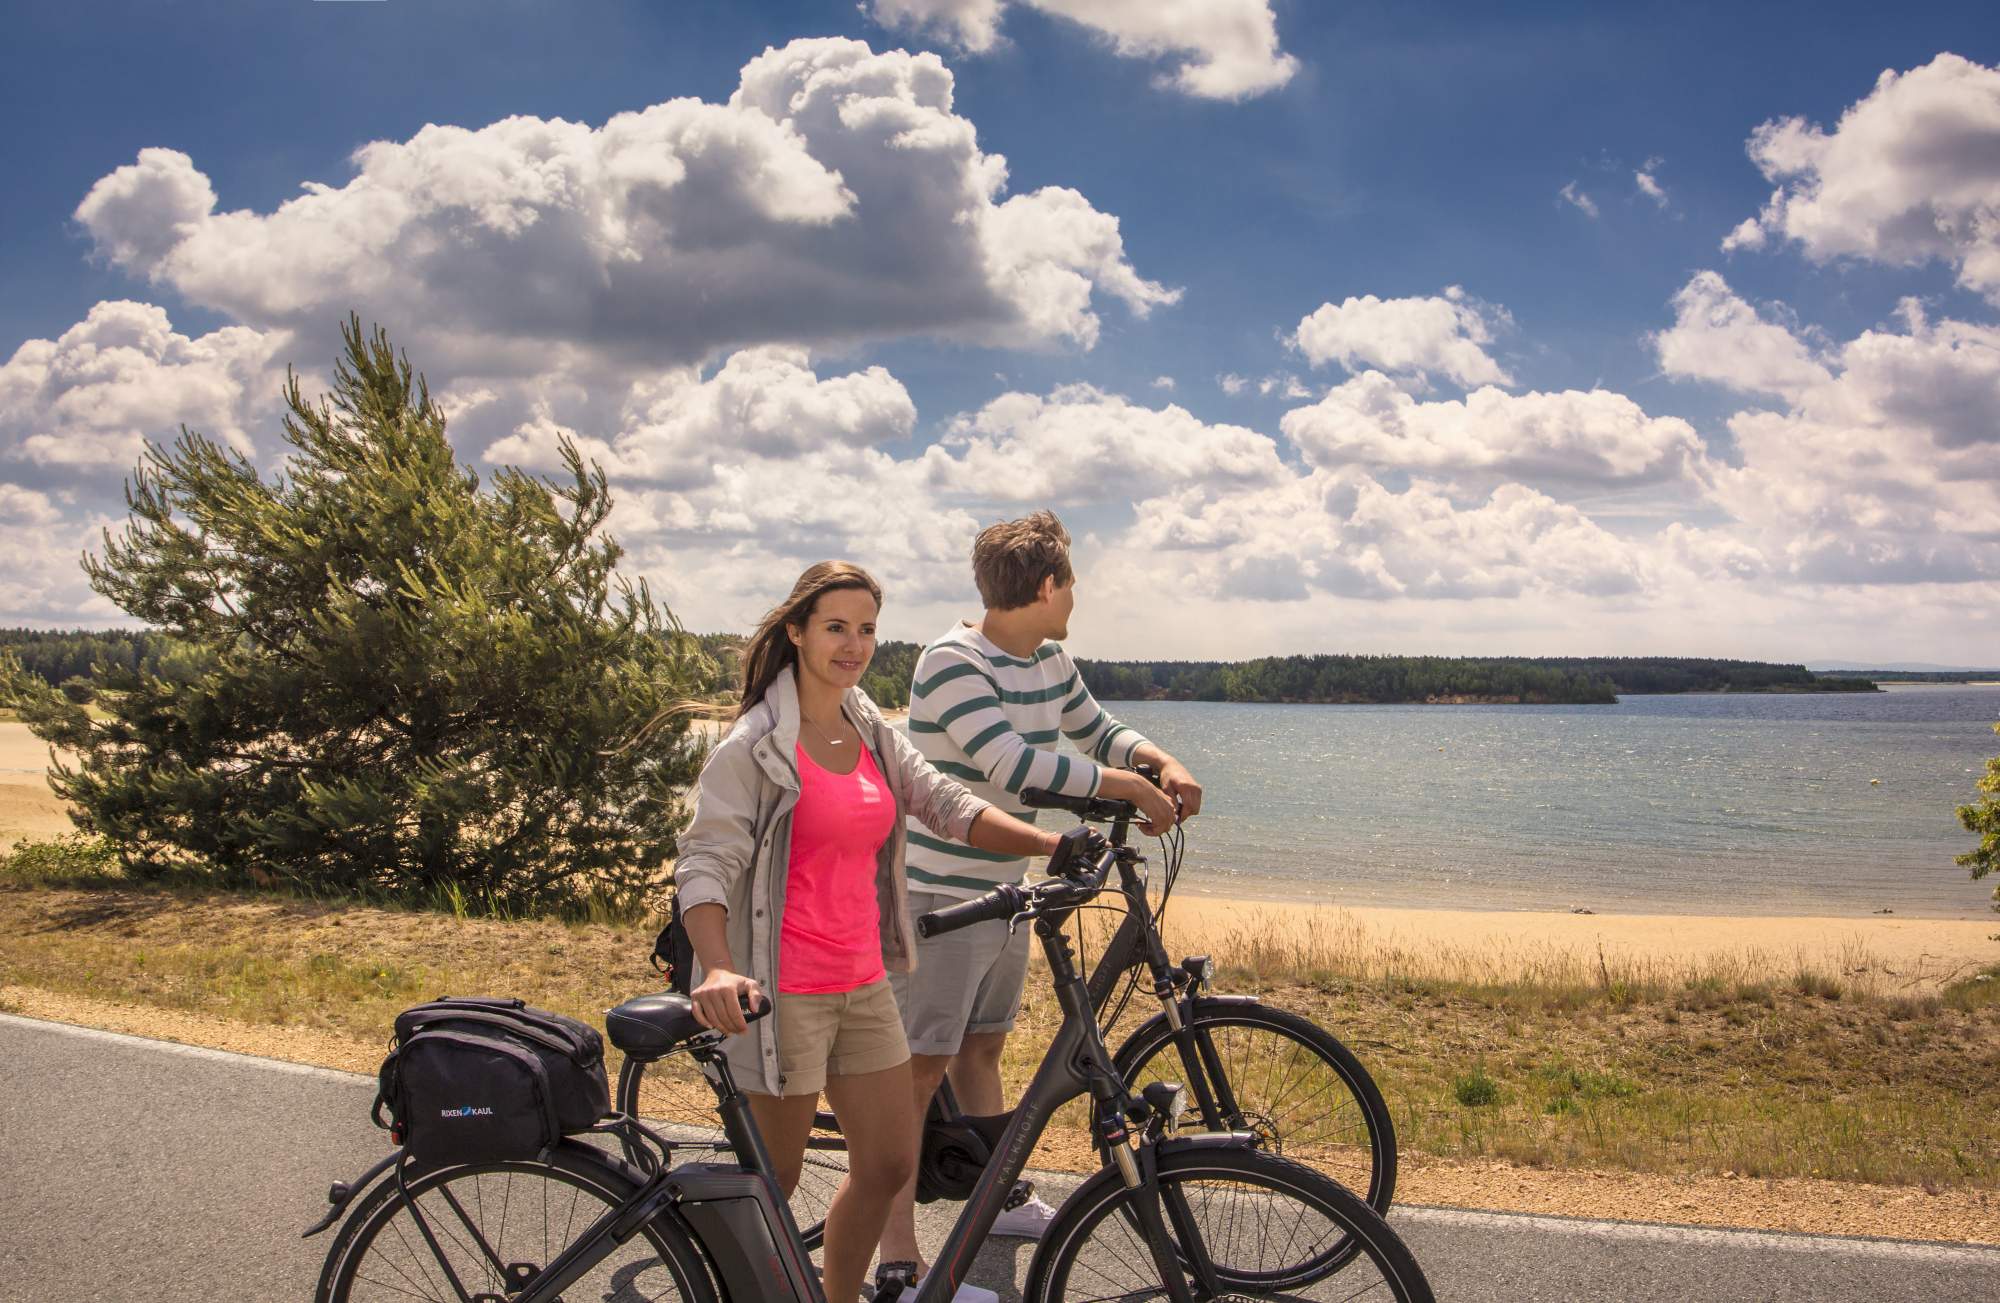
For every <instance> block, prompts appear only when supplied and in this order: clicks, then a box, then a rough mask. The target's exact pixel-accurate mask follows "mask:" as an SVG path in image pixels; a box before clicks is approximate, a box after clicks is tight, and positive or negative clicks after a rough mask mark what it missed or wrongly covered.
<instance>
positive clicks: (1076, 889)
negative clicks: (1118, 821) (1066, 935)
mask: <svg viewBox="0 0 2000 1303" xmlns="http://www.w3.org/2000/svg"><path fill="white" fill-rule="evenodd" d="M1117 853H1118V852H1116V851H1115V850H1114V849H1113V848H1112V847H1111V846H1110V845H1109V844H1108V843H1106V842H1105V840H1104V838H1103V837H1102V836H1101V835H1099V834H1098V833H1095V832H1093V831H1091V830H1090V829H1089V828H1085V827H1081V826H1079V827H1075V828H1072V829H1070V830H1069V831H1068V832H1066V833H1064V834H1063V835H1062V843H1061V844H1060V845H1059V846H1057V847H1056V851H1055V854H1053V855H1051V856H1049V863H1048V871H1049V875H1050V877H1051V878H1052V879H1054V880H1053V881H1050V882H1041V883H1037V884H1036V885H1034V886H1032V887H1016V886H1012V885H1002V886H998V887H995V888H994V889H993V890H991V891H989V892H987V893H986V894H985V895H983V896H974V897H973V898H972V899H971V900H968V901H966V902H964V903H963V904H958V905H949V906H946V907H945V908H944V909H939V910H932V911H931V912H930V913H928V914H920V915H918V916H917V935H918V936H920V937H923V938H924V939H926V940H929V939H930V938H931V937H938V936H943V935H944V934H945V933H947V932H956V931H958V930H959V929H960V928H967V927H971V926H972V925H973V924H975V923H984V922H987V921H988V920H990V919H1000V918H1014V917H1016V916H1017V915H1021V914H1032V913H1035V912H1036V911H1037V910H1039V909H1040V908H1041V907H1042V906H1044V905H1047V904H1049V903H1051V902H1052V901H1059V902H1060V903H1062V904H1080V903H1082V902H1083V901H1085V900H1088V899H1089V898H1090V897H1092V896H1095V895H1096V894H1097V893H1098V892H1099V891H1102V890H1103V889H1104V879H1105V878H1106V877H1107V876H1109V874H1110V872H1111V865H1112V862H1113V860H1114V859H1115V858H1116V855H1117ZM1079 857H1082V858H1083V862H1082V863H1081V864H1079V863H1078V859H1079ZM1093 857H1094V858H1095V861H1096V862H1095V863H1092V862H1091V859H1092V858H1093Z"/></svg>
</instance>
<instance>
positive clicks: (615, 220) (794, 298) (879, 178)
mask: <svg viewBox="0 0 2000 1303" xmlns="http://www.w3.org/2000/svg"><path fill="white" fill-rule="evenodd" d="M952 95H953V82H952V74H951V72H950V70H949V69H947V68H946V67H945V66H944V64H943V62H942V61H940V60H939V59H938V58H937V56H935V55H932V54H909V53H905V52H902V51H891V52H888V53H882V54H877V53H874V52H872V51H870V50H869V49H868V47H867V46H866V45H864V44H862V43H861V42H858V41H848V40H833V39H827V40H799V41H794V42H792V43H791V44H789V45H786V46H784V47H782V48H779V49H771V50H767V51H765V52H764V53H763V54H761V55H759V56H757V57H756V58H754V59H752V60H751V61H750V62H749V63H748V64H747V65H746V66H745V67H744V68H743V71H742V76H741V80H740V83H739V85H738V87H737V89H736V91H735V93H734V94H732V95H731V96H730V98H729V99H728V101H726V102H725V103H721V104H711V103H705V102H703V101H700V100H695V99H676V100H670V101H667V102H665V103H661V104H656V105H653V106H651V107H649V108H646V109H643V110H640V111H637V112H631V113H621V114H618V115H616V116H615V117H613V118H611V119H610V120H609V121H607V122H606V123H604V124H603V125H602V126H601V127H591V126H589V125H587V124H583V123H574V122H567V121H564V120H561V119H541V118H535V117H527V116H517V117H511V118H506V119H503V120H501V121H498V122H495V123H492V124H490V125H488V126H485V127H481V128H479V129H477V130H467V129H465V128H461V127H447V126H428V127H425V128H424V129H423V130H421V131H419V132H418V133H417V134H416V135H414V136H412V137H411V138H410V139H408V140H406V141H400V142H397V141H378V142H375V143H373V144H370V145H366V146H364V147H363V148H361V149H360V150H358V151H357V152H356V153H355V155H354V166H355V175H354V176H353V177H352V178H351V179H350V180H348V181H347V182H346V183H345V184H341V185H325V184H318V183H309V184H308V185H307V186H306V187H305V193H304V194H302V195H300V196H298V197H297V198H294V199H291V200H289V201H287V202H286V203H284V204H281V205H280V206H279V207H278V208H276V209H275V210H274V211H272V212H269V213H258V212H252V211H249V210H230V211H223V210H220V209H219V208H218V203H217V197H216V194H215V190H214V187H213V185H212V184H211V183H210V182H209V180H208V178H207V177H206V176H205V175H203V174H202V173H201V172H200V171H199V170H198V169H197V168H196V165H195V162H194V160H192V159H191V158H189V157H188V156H187V155H185V154H182V153H179V152H177V151H174V150H169V149H147V150H144V151H142V152H141V154H140V156H139V158H138V160H137V161H136V162H134V163H132V164H130V165H128V166H125V167H121V168H119V169H117V170H116V171H114V172H112V173H110V174H109V175H107V176H105V177H104V178H102V179H101V180H99V181H98V182H97V183H96V185H94V186H93V187H92V188H91V190H90V192H89V194H88V195H86V197H85V198H84V200H83V202H82V203H81V204H80V205H79V207H78V209H77V212H76V216H77V219H78V221H79V222H80V223H81V224H82V225H83V227H84V229H85V230H87V231H88V232H89V233H90V235H91V237H92V238H93V239H94V241H95V242H96V245H97V247H98V249H99V250H100V251H101V252H102V253H103V255H104V256H106V257H107V258H109V259H110V260H111V261H113V262H114V263H116V264H117V265H119V266H120V267H123V268H124V269H126V270H127V271H130V272H132V273H134V274H136V275H140V276H144V277H146V278H148V279H149V280H152V281H154V282H156V283H159V284H162V285H166V286H170V287H172V288H173V289H174V290H176V291H178V292H179V293H181V294H182V295H184V296H186V297H187V298H189V299H190V300H192V301H195V302H198V303H201V304H204V305H206V306H209V307H213V308H217V309H220V310H222V311H225V312H227V313H229V314H230V315H231V316H233V317H235V318H236V319H237V320H239V321H241V322H244V323H246V324H249V325H252V326H257V327H262V328H273V327H291V326H300V325H305V324H308V323H310V324H311V325H313V326H315V327H317V328H318V330H319V332H321V333H324V332H325V330H326V328H327V326H328V325H329V324H330V323H331V322H332V321H334V320H336V319H338V318H340V317H343V316H345V315H346V313H347V312H348V311H349V310H350V309H355V310H358V311H360V313H361V314H362V316H363V317H364V319H367V320H379V321H383V322H387V323H392V324H394V326H395V328H396V329H397V331H398V332H399V338H404V339H408V340H409V341H411V342H412V344H420V345H421V347H422V348H423V351H424V352H425V355H426V356H427V357H430V358H432V359H433V361H432V363H431V365H432V366H434V367H442V368H443V369H445V370H446V371H450V372H455V373H466V372H472V371H480V370H483V371H484V372H486V373H492V374H515V375H521V374H531V373H537V372H540V371H543V370H547V369H550V368H551V367H552V365H555V364H560V363H561V362H562V360H563V358H561V357H554V356H552V355H555V354H562V355H564V357H569V358H583V359H586V360H589V361H592V362H595V363H596V364H599V365H614V364H615V365H623V366H626V367H628V368H632V367H659V366H677V365H688V364H694V363H699V362H702V361H705V360H712V359H714V358H716V357H719V356H721V355H723V354H725V353H728V352H730V351H734V350H736V349H740V348H745V347H752V346H756V345H760V344H769V343H785V344H804V345H808V346H821V345H840V344H849V343H853V342H856V341H864V340H871V339H883V338H891V337H899V336H907V335H913V334H916V335H933V336H941V337H949V338H956V339H966V340H973V341H978V342H984V343H995V344H1003V345H1015V346H1036V345H1048V344H1058V343H1068V344H1074V345H1077V346H1081V347H1089V346H1090V345H1091V344H1092V343H1094V342H1095V340H1096V338H1097V334H1098V329H1099V322H1098V317H1097V311H1096V306H1097V303H1098V300H1099V299H1100V297H1105V296H1108V297H1111V298H1115V299H1118V300H1120V301H1122V302H1123V303H1124V304H1125V306H1126V307H1127V308H1128V309H1129V310H1130V311H1132V312H1134V313H1136V314H1140V315H1143V314H1145V313H1146V312H1148V311H1150V310H1151V309H1152V308H1154V307H1155V306H1158V305H1161V304H1166V303H1171V302H1173V301H1174V300H1175V298H1176V297H1177V292H1176V291H1173V290H1170V289H1167V288H1165V287H1163V286H1161V285H1158V284H1156V283H1154V282H1152V281H1149V280H1147V279H1145V278H1144V277H1143V276H1141V275H1140V274H1139V273H1138V272H1137V271H1135V270H1134V269H1133V268H1132V266H1131V265H1130V263H1129V262H1128V261H1127V260H1126V258H1125V255H1124V249H1123V244H1122V241H1121V240H1120V237H1119V231H1118V222H1117V219H1116V218H1115V217H1113V216H1111V215H1109V214H1106V213H1102V212H1099V211H1098V210H1096V209H1095V208H1093V207H1092V206H1091V205H1090V203H1089V202H1088V200H1086V199H1085V198H1084V197H1083V196H1081V195H1080V194H1078V193H1077V192H1075V191H1074V190H1068V189H1064V188H1061V187H1051V188H1046V189H1042V190H1037V191H1032V192H1029V193H1026V194H1019V195H1013V196H1011V197H1008V196H1006V195H1005V187H1006V161H1005V160H1004V159H1003V158H1001V157H1000V156H998V155H995V154H988V153H985V152H984V151H982V150H981V149H980V148H979V145H978V143H977V138H976V132H975V130H974V127H973V124H972V123H971V122H970V121H968V120H967V119H965V118H964V117H961V116H959V115H958V114H957V113H956V112H955V111H954V109H953V103H952Z"/></svg>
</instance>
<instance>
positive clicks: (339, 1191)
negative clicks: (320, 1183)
mask: <svg viewBox="0 0 2000 1303" xmlns="http://www.w3.org/2000/svg"><path fill="white" fill-rule="evenodd" d="M402 1161H403V1151H402V1150H401V1149H398V1150H396V1151H395V1152H394V1153H391V1154H390V1155H389V1156H388V1157H387V1158H385V1159H383V1160H382V1161H381V1162H379V1163H377V1164H375V1166H373V1167H371V1168H369V1169H368V1170H367V1171H366V1172H363V1173H362V1174H361V1176H360V1179H358V1180H354V1181H335V1182H334V1183H333V1188H332V1189H330V1190H328V1191H327V1192H326V1201H327V1202H328V1203H329V1204H331V1205H333V1206H332V1207H331V1208H329V1209H327V1213H326V1216H324V1217H322V1218H320V1219H319V1220H318V1221H317V1222H314V1223H313V1224H312V1225H311V1226H309V1227H307V1228H306V1231H305V1233H304V1234H303V1235H301V1236H299V1238H300V1239H302V1240H309V1239H311V1238H312V1237H313V1236H315V1235H317V1234H319V1233H320V1232H321V1231H323V1230H325V1229H326V1228H327V1227H329V1226H331V1225H333V1224H334V1223H335V1222H337V1221H339V1220H340V1215H341V1214H342V1213H344V1212H346V1211H347V1205H348V1204H350V1203H353V1202H354V1196H355V1195H357V1194H360V1193H361V1192H362V1191H363V1190H366V1189H367V1188H368V1187H369V1186H371V1185H373V1184H375V1178H376V1177H378V1176H380V1175H382V1173H384V1172H386V1171H388V1170H389V1169H390V1168H391V1167H394V1166H395V1165H396V1164H397V1163H400V1162H402Z"/></svg>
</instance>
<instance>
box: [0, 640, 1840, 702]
mask: <svg viewBox="0 0 2000 1303" xmlns="http://www.w3.org/2000/svg"><path fill="white" fill-rule="evenodd" d="M659 636H660V637H662V638H664V639H668V640H674V639H679V640H683V641H685V642H686V643H687V644H688V645H690V646H691V647H692V648H693V649H694V651H695V652H696V653H698V654H697V655H695V656H694V657H692V658H691V659H690V660H689V662H688V663H689V664H691V665H693V666H695V667H697V668H696V670H695V674H696V681H695V683H694V684H693V685H691V686H693V687H694V689H695V695H697V696H698V697H700V698H702V699H705V700H709V701H726V700H728V699H729V698H730V696H731V694H733V693H734V692H735V690H736V688H737V685H738V680H739V678H740V676H741V669H740V668H739V661H738V653H739V652H740V650H741V649H742V647H743V645H744V643H745V642H746V641H747V640H746V638H745V637H744V636H743V635H741V634H726V633H707V634H683V633H679V632H677V631H665V632H662V633H661V634H660V635H659ZM0 647H6V648H10V649H11V650H12V651H13V652H14V654H15V655H16V656H17V657H18V658H19V659H20V661H21V662H22V665H23V666H24V667H25V668H26V669H27V670H29V671H30V672H32V673H34V674H36V675H38V676H40V677H41V678H42V679H43V680H45V681H46V682H48V683H49V684H51V685H52V686H57V687H61V686H63V685H65V684H69V685H70V691H71V692H72V693H76V692H80V691H82V689H80V688H78V686H77V681H79V680H87V676H88V675H89V673H90V670H91V666H92V665H94V664H97V663H99V662H103V663H106V664H109V665H114V666H119V667H123V668H125V669H131V670H143V671H144V672H146V673H149V674H155V675H159V676H161V677H166V678H174V679H179V680H182V681H186V680H187V679H188V678H189V677H190V676H191V675H192V674H193V673H194V671H195V670H196V668H198V667H199V665H200V664H201V662H202V653H201V652H200V651H199V650H198V649H197V648H195V647H194V646H192V645H189V644H185V643H182V642H178V641H176V640H174V639H173V638H170V637H168V636H166V635H164V634H161V633H157V632H154V631H150V630H142V631H137V632H134V631H130V630H108V631H101V632H100V631H90V630H81V629H73V630H65V631H60V632H49V631H38V630H32V629H7V630H0ZM922 651H923V648H922V647H921V646H920V645H919V644H917V643H913V642H894V641H891V642H883V643H881V644H880V645H878V646H877V647H876V649H875V659H874V661H873V662H872V663H871V664H870V665H869V667H868V673H867V675H866V677H864V678H863V679H862V681H861V686H862V689H863V690H864V691H865V692H867V693H868V695H869V697H870V698H872V699H873V700H874V701H875V702H876V704H878V705H880V706H882V707H884V708H887V709H896V708H900V707H903V706H907V705H909V702H910V674H911V672H912V670H914V669H915V667H916V661H917V657H918V656H919V655H920V654H921V653H922ZM1077 666H1078V668H1079V669H1080V670H1081V671H1082V674H1083V681H1084V683H1085V684H1086V685H1088V686H1089V688H1090V690H1091V692H1092V693H1093V694H1095V695H1096V696H1097V697H1098V698H1099V699H1100V700H1104V701H1236V702H1321V703H1343V704H1392V703H1398V702H1454V701H1477V702H1507V703H1527V704H1541V705H1556V704H1562V705H1576V704H1608V703H1610V702H1613V701H1616V700H1617V699H1618V697H1619V696H1620V695H1621V694H1631V693H1679V692H1867V691H1872V690H1874V684H1873V683H1872V682H1870V681H1869V680H1867V679H1863V678H1858V677H1856V676H1854V675H1852V674H1834V675H1819V674H1813V673H1812V672H1810V671H1808V670H1806V669H1805V668H1803V667H1802V666H1798V665H1776V664H1770V663H1766V662H1762V661H1740V660H1718V659H1707V658H1701V657H1678V656H1674V657H1659V656H1619V657H1598V658H1589V657H1561V656H1558V657H1505V656H1503V657H1446V656H1342V655H1319V656H1267V657H1261V658H1258V659H1255V660H1248V661H1109V660H1079V661H1078V662H1077Z"/></svg>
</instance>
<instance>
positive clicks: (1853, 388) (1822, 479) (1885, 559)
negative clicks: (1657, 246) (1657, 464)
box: [1655, 272, 2000, 584]
mask: <svg viewBox="0 0 2000 1303" xmlns="http://www.w3.org/2000/svg"><path fill="white" fill-rule="evenodd" d="M1675 303H1676V307H1677V309H1678V318H1677V320H1676V323H1675V325H1674V327H1673V328H1672V329H1670V330H1667V331H1663V332H1662V333H1661V334H1659V335H1658V336H1656V337H1655V346H1656V348H1657V349H1658V351H1659V354H1660V361H1661V367H1662V369H1663V370H1664V371H1665V372H1666V373H1667V374H1668V375H1670V376H1675V377H1677V378H1689V379H1698V380H1706V381H1713V382H1719V383H1723V384H1726V385H1728V386H1730V387H1731V388H1734V389H1737V390H1739V391H1742V392H1744V393H1748V394H1752V395H1771V396H1773V397H1775V398H1777V399H1778V400H1779V401H1778V403H1777V404H1776V405H1775V406H1761V405H1760V406H1754V407H1747V408H1745V409H1743V410H1741V411H1738V412H1737V413H1736V414H1735V415H1733V416H1731V417H1730V418H1729V430H1730V433H1731V434H1732V435H1733V436H1734V439H1735V443H1736V464H1734V465H1730V466H1726V467H1720V468H1718V469H1717V472H1716V475H1715V478H1714V486H1713V496H1714V498H1715V500H1716V501H1717V502H1718V503H1719V504H1720V505H1722V506H1723V507H1725V508H1726V509H1727V510H1728V511H1729V512H1730V513H1731V514H1732V515H1733V516H1734V517H1735V518H1736V519H1737V520H1738V521H1739V522H1741V525H1742V527H1743V530H1744V531H1745V533H1746V536H1747V537H1749V538H1752V539H1755V540H1756V541H1757V542H1758V545H1759V546H1760V547H1762V549H1763V550H1764V552H1765V553H1766V555H1767V556H1769V557H1770V558H1772V561H1773V565H1774V568H1775V569H1776V570H1777V571H1778V572H1779V573H1782V574H1785V575H1788V576H1790V577H1792V578H1795V579H1801V580H1806V581H1810V582H1817V583H1831V584H1859V583H1875V584H1906V583H1917V582H1940V583H1963V582H1967V581H1973V580H1982V579H1994V578H2000V422H1996V421H1995V419H1994V416H1993V414H1994V412H1996V411H2000V327H1995V326H1991V325H1982V324H1978V323H1973V322H1963V321H1951V320H1946V321H1938V322H1932V321H1930V320H1929V319H1928V318H1927V317H1926V315H1925V313H1924V311H1923V310H1922V308H1921V306H1920V305H1918V304H1917V303H1915V302H1914V301H1906V302H1905V303H1904V305H1903V307H1902V310H1901V314H1900V316H1901V321H1900V323H1899V324H1900V326H1901V328H1900V329H1891V328H1884V329H1876V330H1868V331H1864V332H1862V333H1861V334H1860V335H1858V336H1856V337H1855V338H1854V339H1852V340H1850V341H1848V342H1846V343H1845V344H1841V345H1839V346H1837V347H1832V348H1829V349H1827V350H1825V351H1824V352H1823V353H1821V354H1819V355H1815V354H1814V353H1813V352H1812V351H1811V350H1809V349H1808V348H1807V347H1806V345H1805V344H1804V342H1803V341H1801V340H1799V339H1798V338H1797V337H1796V336H1794V335H1792V334H1791V332H1789V331H1788V330H1786V329H1785V328H1784V327H1782V326H1780V325H1778V324H1776V323H1773V322H1769V321H1764V320H1761V319H1760V318H1758V316H1757V314H1756V312H1755V310H1754V309H1753V308H1751V307H1750V305H1749V304H1747V303H1745V302H1743V301H1742V300H1741V299H1740V298H1738V297H1736V296H1735V295H1734V294H1733V293H1732V292H1731V291H1730V290H1729V288H1728V286H1727V285H1726V284H1724V283H1723V282H1722V280H1721V278H1720V277H1717V276H1715V275H1714V274H1713V273H1712V272H1703V273H1699V274H1697V275H1696V277H1695V278H1694V279H1693V280H1692V281H1690V282H1689V285H1688V286H1687V288H1685V289H1683V290H1682V292H1681V293H1680V294H1679V295H1677V296H1676V299H1675Z"/></svg>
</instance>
